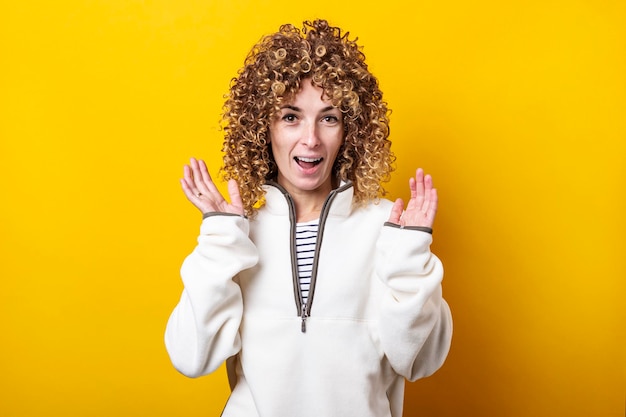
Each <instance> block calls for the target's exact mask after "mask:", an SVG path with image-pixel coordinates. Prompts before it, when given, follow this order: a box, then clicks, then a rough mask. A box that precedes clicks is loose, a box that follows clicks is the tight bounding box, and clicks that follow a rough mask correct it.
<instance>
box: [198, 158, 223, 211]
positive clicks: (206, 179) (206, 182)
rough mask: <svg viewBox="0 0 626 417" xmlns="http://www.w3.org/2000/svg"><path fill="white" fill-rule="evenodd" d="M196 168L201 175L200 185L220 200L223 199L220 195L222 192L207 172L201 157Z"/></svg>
mask: <svg viewBox="0 0 626 417" xmlns="http://www.w3.org/2000/svg"><path fill="white" fill-rule="evenodd" d="M198 169H199V170H200V175H201V176H202V185H203V186H204V187H205V188H206V191H208V192H209V194H211V195H213V196H215V197H216V198H217V199H218V200H219V201H220V202H222V201H225V200H224V198H223V197H222V194H221V193H220V192H219V190H218V189H217V186H216V185H215V182H214V181H213V178H211V174H209V169H208V168H207V166H206V162H204V160H203V159H200V160H199V161H198Z"/></svg>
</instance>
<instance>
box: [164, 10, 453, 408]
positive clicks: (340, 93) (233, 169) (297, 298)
mask: <svg viewBox="0 0 626 417" xmlns="http://www.w3.org/2000/svg"><path fill="white" fill-rule="evenodd" d="M387 116H388V110H387V106H386V103H385V102H384V101H383V100H382V93H381V91H380V90H379V87H378V82H377V80H376V78H375V77H374V76H373V75H372V74H371V73H370V72H369V71H368V68H367V65H366V63H365V57H364V55H363V53H362V52H361V51H360V49H359V47H358V46H357V44H356V43H355V42H354V41H353V40H350V39H349V36H348V34H347V33H345V34H342V32H341V30H340V29H339V28H335V27H331V26H329V25H328V23H327V22H326V21H324V20H316V21H314V22H305V23H304V27H303V29H302V30H299V29H296V28H295V27H294V26H292V25H284V26H282V27H281V28H280V30H279V31H278V32H277V33H274V34H272V35H268V36H266V37H265V38H264V39H263V40H262V41H261V42H260V43H259V44H258V45H256V46H255V47H254V48H253V49H252V51H251V52H250V54H249V55H248V57H247V59H246V61H245V66H244V67H243V68H242V70H241V71H240V72H239V74H238V76H237V77H236V78H235V79H234V80H233V81H232V84H231V88H230V94H229V96H228V99H227V101H226V104H225V112H224V119H225V126H224V130H225V141H224V149H223V150H224V167H223V176H224V178H225V179H226V180H228V192H229V197H230V198H229V199H230V203H229V202H227V201H226V200H225V199H224V197H223V196H222V195H221V194H220V192H219V191H218V190H217V188H216V186H215V184H214V182H213V180H212V178H211V176H210V175H209V171H208V169H207V167H206V164H205V163H204V162H203V161H202V160H200V161H197V160H195V159H191V162H190V164H189V165H187V166H185V167H184V178H183V179H182V180H181V183H182V188H183V191H184V193H185V195H186V196H187V198H188V199H189V201H191V203H192V204H193V205H194V206H195V207H197V208H198V209H199V210H200V211H201V212H202V213H203V221H202V224H201V227H200V236H199V238H198V245H197V247H196V248H195V249H194V251H193V252H192V253H191V254H190V255H189V256H188V257H187V258H186V259H185V261H184V263H183V266H182V268H181V275H182V279H183V283H184V290H183V293H182V296H181V299H180V301H179V303H178V305H177V306H176V307H175V309H174V311H173V312H172V314H171V317H170V319H169V322H168V324H167V329H166V333H165V343H166V347H167V350H168V352H169V354H170V357H171V360H172V362H173V364H174V366H175V367H176V368H177V369H178V370H179V371H180V372H182V373H183V374H185V375H188V376H192V377H196V376H200V375H205V374H208V373H210V372H213V371H214V370H215V369H217V368H218V367H219V366H220V365H221V364H222V363H224V361H226V362H227V369H228V373H229V380H230V383H231V389H232V393H231V396H230V398H229V400H228V402H227V404H226V406H225V409H224V412H223V416H226V417H231V416H235V417H237V416H242V417H244V416H245V417H253V416H259V417H280V416H285V417H293V416H305V417H306V416H311V417H312V416H315V417H320V416H324V417H329V416H338V417H348V416H355V417H369V416H372V417H374V416H376V417H385V416H394V417H398V416H400V415H401V414H402V404H403V392H404V380H405V379H408V380H415V379H417V378H420V377H425V376H428V375H430V374H432V373H433V372H435V371H436V370H437V369H438V368H439V367H440V366H441V365H442V363H443V362H444V360H445V358H446V356H447V353H448V349H449V346H450V340H451V334H452V321H451V315H450V310H449V308H448V305H447V304H446V302H445V301H444V300H443V298H442V291H441V280H442V277H443V269H442V266H441V262H440V261H439V259H437V257H436V256H435V255H433V254H432V253H431V252H430V249H429V248H430V244H431V242H432V225H433V221H434V218H435V213H436V210H437V192H436V190H435V189H434V188H433V183H432V179H431V177H430V176H429V175H424V173H423V171H422V170H421V169H418V170H417V171H416V174H415V177H414V178H411V179H410V180H409V187H410V192H411V199H410V201H409V202H408V204H407V205H406V207H405V206H404V202H403V201H402V200H401V199H398V200H396V201H395V202H391V201H389V200H386V199H384V198H382V196H383V194H384V190H383V188H382V187H381V182H383V181H385V180H387V179H388V177H389V174H390V172H391V170H392V163H393V154H392V153H391V150H390V142H389V140H388V136H389V128H388V117H387Z"/></svg>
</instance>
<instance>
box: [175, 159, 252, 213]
mask: <svg viewBox="0 0 626 417" xmlns="http://www.w3.org/2000/svg"><path fill="white" fill-rule="evenodd" d="M180 181H181V185H182V187H183V192H184V193H185V196H186V197H187V199H188V200H189V201H190V202H191V203H192V204H193V205H194V206H196V207H197V208H198V210H200V211H201V212H202V214H206V213H217V212H219V213H230V214H238V215H243V214H244V209H243V203H242V201H241V196H240V195H239V187H238V186H237V182H236V181H235V180H230V181H229V182H228V194H229V196H230V200H231V202H230V203H229V202H228V201H226V199H224V197H223V196H222V194H221V193H220V192H219V190H218V189H217V187H216V186H215V183H214V182H213V179H212V178H211V175H210V174H209V171H208V169H207V167H206V164H205V162H204V161H203V160H199V161H197V160H196V159H195V158H191V160H190V163H189V165H185V166H184V176H183V178H182V179H181V180H180Z"/></svg>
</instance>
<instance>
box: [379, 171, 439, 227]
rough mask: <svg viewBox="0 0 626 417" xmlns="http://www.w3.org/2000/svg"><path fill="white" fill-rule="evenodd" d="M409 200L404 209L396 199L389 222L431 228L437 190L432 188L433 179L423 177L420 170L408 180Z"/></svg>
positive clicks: (433, 220)
mask: <svg viewBox="0 0 626 417" xmlns="http://www.w3.org/2000/svg"><path fill="white" fill-rule="evenodd" d="M409 188H410V189H411V199H410V200H409V204H407V206H406V210H403V208H404V201H402V199H401V198H398V199H397V200H396V201H395V203H394V204H393V207H392V209H391V214H390V215H389V222H391V223H395V224H398V225H400V226H421V227H430V228H432V227H433V223H434V222H435V214H436V213H437V190H436V189H435V188H433V179H432V177H431V176H430V175H424V171H423V170H422V168H418V169H417V171H415V177H414V178H413V177H412V178H410V179H409Z"/></svg>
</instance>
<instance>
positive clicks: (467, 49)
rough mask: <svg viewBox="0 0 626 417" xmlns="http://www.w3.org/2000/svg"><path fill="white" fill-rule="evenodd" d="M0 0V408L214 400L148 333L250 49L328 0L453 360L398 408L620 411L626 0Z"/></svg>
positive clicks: (113, 408)
mask: <svg viewBox="0 0 626 417" xmlns="http://www.w3.org/2000/svg"><path fill="white" fill-rule="evenodd" d="M366 3H367V2H363V1H360V0H347V1H344V2H336V3H320V2H301V3H300V4H299V3H289V2H284V1H274V0H268V1H256V0H247V1H238V2H237V1H225V0H224V1H222V0H220V1H219V2H217V1H210V0H207V1H197V0H196V1H193V0H177V1H173V0H172V1H163V0H161V1H138V0H100V1H87V0H83V1H80V0H73V1H70V0H67V1H60V2H52V1H13V2H10V1H7V2H2V4H1V5H0V190H1V192H2V195H3V197H2V203H1V204H0V227H1V229H0V253H1V259H2V260H1V262H0V278H1V281H0V329H1V336H0V337H1V343H0V384H1V387H0V388H1V389H0V415H2V416H11V417H22V416H46V415H65V416H87V415H88V416H112V415H122V416H143V415H145V416H183V415H184V416H217V415H219V412H220V410H221V408H222V405H223V402H224V399H225V398H226V396H227V395H228V389H227V386H226V382H225V376H224V374H223V371H220V372H218V373H217V374H215V375H212V376H208V377H205V378H201V379H197V380H191V379H187V378H185V377H183V376H181V375H179V374H177V373H176V372H175V371H174V370H173V368H172V367H171V365H170V363H169V361H168V358H167V355H166V353H165V349H164V347H163V342H162V334H163V329H164V326H165V322H166V320H167V317H168V315H169V312H170V310H171V309H172V307H173V306H174V304H175V303H176V301H177V299H178V296H179V293H180V290H181V283H180V280H179V277H178V269H179V266H180V263H181V261H182V259H183V257H184V256H185V255H186V254H187V253H188V252H189V251H190V250H191V249H192V247H193V245H194V243H195V237H196V233H197V231H198V225H199V220H200V218H199V214H198V213H197V212H196V211H195V209H193V208H192V207H191V206H190V205H189V204H188V203H187V202H186V200H185V199H184V197H183V194H182V192H181V191H180V190H179V183H178V179H179V177H180V176H181V172H182V169H181V167H182V165H183V164H184V163H185V162H186V161H187V160H188V158H189V157H190V156H197V157H203V158H206V159H207V160H209V161H210V164H211V165H212V166H213V167H215V168H217V166H218V165H219V162H220V155H219V149H220V143H221V138H220V133H219V132H218V131H217V125H218V119H219V113H220V107H221V104H222V95H223V94H224V93H225V91H226V88H227V86H228V82H229V79H230V78H231V77H232V76H233V75H234V74H235V71H236V70H237V68H239V66H240V65H241V63H242V60H243V57H244V55H245V53H246V52H247V51H248V49H249V47H250V46H251V45H252V44H253V43H254V42H255V41H257V40H258V39H259V37H260V36H261V35H262V34H263V33H266V32H269V31H273V30H275V29H276V28H277V27H278V25H279V24H280V23H283V22H295V23H298V22H301V21H302V20H303V19H305V18H313V17H316V16H322V17H326V18H328V19H330V20H331V23H335V24H338V25H341V26H343V27H345V28H347V29H348V30H350V31H351V32H352V33H353V34H356V35H358V36H359V38H360V40H361V42H362V44H363V45H365V52H366V55H367V56H368V60H369V62H370V66H371V69H372V70H373V71H374V72H375V73H376V74H377V75H378V76H379V78H380V80H381V85H382V88H383V91H384V92H385V94H386V97H387V100H388V102H389V104H390V107H391V108H393V110H394V112H393V114H392V130H391V131H392V139H393V141H394V147H395V151H396V153H397V154H398V157H399V161H398V170H397V173H396V175H395V176H394V179H393V182H392V184H391V185H390V187H389V188H390V189H391V191H392V194H393V195H394V196H395V195H401V196H406V194H407V193H406V179H407V178H408V175H409V174H410V172H411V170H412V169H413V168H415V167H416V166H423V167H425V168H426V169H427V171H429V172H431V173H432V174H433V175H434V177H435V182H436V185H437V186H438V188H439V189H440V196H441V209H440V214H439V217H438V219H437V223H436V231H435V237H436V243H435V245H434V250H435V251H436V252H437V253H438V254H439V255H440V257H441V258H442V259H443V261H444V263H445V267H446V279H445V287H444V291H445V294H446V297H447V299H448V301H449V302H450V304H451V306H452V310H453V314H454V318H455V325H456V327H455V336H454V342H453V347H452V350H451V353H450V356H449V360H448V362H447V363H446V365H445V366H444V367H443V368H442V370H441V371H440V372H439V373H438V374H436V375H435V376H433V377H431V378H428V379H425V380H423V381H420V382H418V383H416V384H413V385H411V386H410V387H409V388H408V389H407V401H406V403H407V412H406V415H408V416H429V417H436V416H467V415H472V416H497V417H501V416H506V417H509V416H510V417H522V416H524V417H525V416H533V417H544V416H545V417H553V416H569V417H575V416H580V417H589V416H594V417H605V416H606V417H609V416H610V417H623V416H624V399H625V398H624V394H625V385H626V384H625V359H626V358H625V354H624V352H625V351H626V349H625V348H626V343H625V341H626V334H625V333H626V332H625V330H626V326H625V316H626V315H625V313H626V311H625V308H624V303H623V298H624V295H625V294H626V292H625V291H624V290H625V284H624V281H625V280H624V278H625V277H626V273H625V272H626V271H625V268H624V254H623V252H624V247H625V243H626V242H625V241H624V236H625V232H626V227H625V222H624V214H623V213H624V212H625V211H626V205H625V195H624V193H625V181H624V179H625V172H624V170H625V169H624V166H625V162H626V161H625V156H626V25H625V23H624V22H626V7H625V3H624V2H623V1H617V0H616V1H609V0H607V1H595V0H587V1H583V0H568V1H565V0H560V1H543V0H532V1H528V2H521V1H520V2H516V1H514V2H502V1H489V0H476V1H461V0H456V1H450V2H424V1H416V2H405V1H395V0H390V1H385V2H371V3H370V4H369V5H368V4H366Z"/></svg>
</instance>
